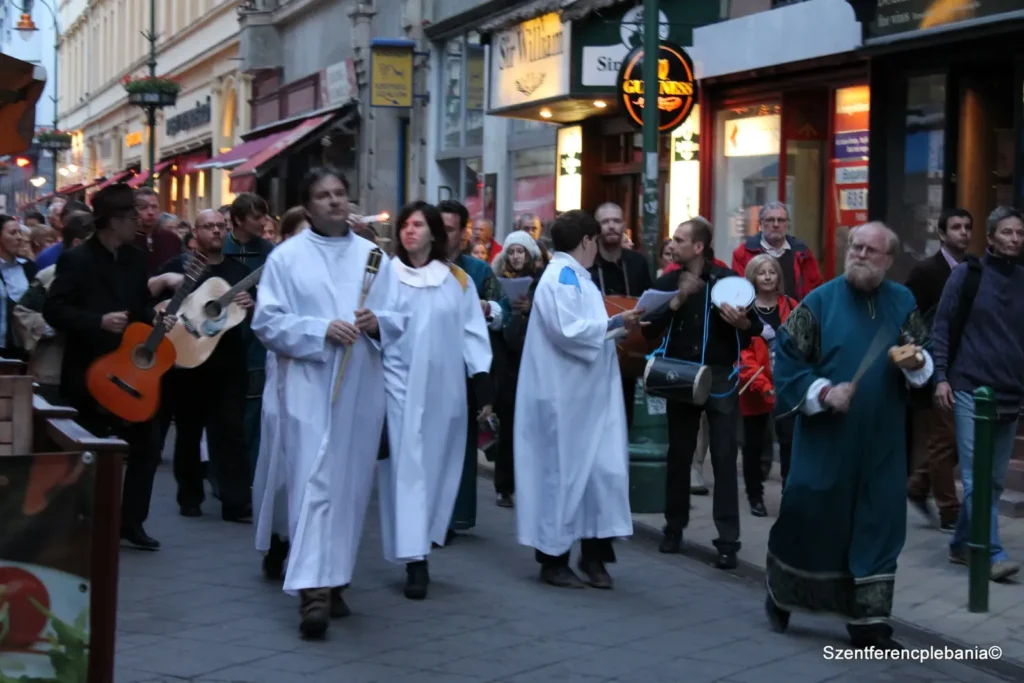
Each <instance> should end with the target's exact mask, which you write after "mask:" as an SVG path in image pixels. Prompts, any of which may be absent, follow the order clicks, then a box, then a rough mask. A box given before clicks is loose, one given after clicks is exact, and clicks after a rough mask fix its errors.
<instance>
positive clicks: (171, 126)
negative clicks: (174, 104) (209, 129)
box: [165, 95, 212, 137]
mask: <svg viewBox="0 0 1024 683" xmlns="http://www.w3.org/2000/svg"><path fill="white" fill-rule="evenodd" d="M211 111H212V110H211V108H210V96H209V95H207V96H206V101H205V102H200V101H198V100H197V101H196V104H195V106H194V107H192V108H191V109H189V110H187V111H183V112H181V113H180V114H175V115H174V116H169V117H167V127H166V128H165V130H166V131H167V137H174V136H175V135H177V134H178V133H181V132H184V131H188V130H192V129H193V128H198V127H200V126H208V125H210V112H211Z"/></svg>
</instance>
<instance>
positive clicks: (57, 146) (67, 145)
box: [36, 128, 71, 152]
mask: <svg viewBox="0 0 1024 683" xmlns="http://www.w3.org/2000/svg"><path fill="white" fill-rule="evenodd" d="M36 142H37V143H39V146H40V147H42V148H43V149H48V150H50V151H51V152H63V151H64V150H66V149H71V133H67V132H65V131H62V130H54V129H52V128H47V129H45V130H40V131H39V132H37V133H36Z"/></svg>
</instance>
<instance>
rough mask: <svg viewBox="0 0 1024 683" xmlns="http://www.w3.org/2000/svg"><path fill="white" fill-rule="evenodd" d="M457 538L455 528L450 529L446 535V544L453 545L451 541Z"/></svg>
mask: <svg viewBox="0 0 1024 683" xmlns="http://www.w3.org/2000/svg"><path fill="white" fill-rule="evenodd" d="M454 540H455V529H449V530H448V532H447V533H445V535H444V544H445V545H451V542H452V541H454Z"/></svg>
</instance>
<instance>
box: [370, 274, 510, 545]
mask: <svg viewBox="0 0 1024 683" xmlns="http://www.w3.org/2000/svg"><path fill="white" fill-rule="evenodd" d="M393 265H394V269H395V270H396V271H397V275H398V279H399V282H400V284H399V291H400V292H401V293H400V295H399V297H398V299H399V303H398V305H397V307H396V310H397V311H398V313H399V314H400V315H402V317H403V319H405V320H406V321H407V324H406V328H405V333H404V334H403V335H402V338H401V340H400V341H399V343H397V344H392V345H391V346H389V347H388V348H386V349H385V350H384V373H385V379H386V384H387V393H388V400H387V404H388V437H389V440H390V447H391V454H390V457H389V458H388V459H387V460H382V461H381V462H380V463H379V467H378V470H377V476H378V482H379V487H380V488H379V491H380V496H379V497H380V510H381V537H382V542H383V546H384V548H383V549H384V557H385V558H386V559H387V560H388V561H390V562H396V563H405V562H412V561H416V560H419V559H422V558H424V557H426V556H427V555H428V554H429V553H430V544H431V542H434V543H437V544H438V545H444V540H445V535H446V534H447V532H448V524H449V523H450V522H451V517H452V510H453V509H454V507H455V498H456V496H457V495H458V491H459V481H460V480H461V478H462V468H463V465H464V464H465V460H466V432H467V422H466V421H467V420H468V419H476V416H475V415H474V416H470V415H468V407H467V402H466V376H467V373H468V375H469V376H470V377H472V376H473V375H476V374H477V373H481V372H489V371H490V368H491V344H490V339H489V337H488V334H487V322H486V320H485V319H484V314H483V311H482V310H481V309H480V297H479V295H478V294H477V291H476V287H475V286H474V285H473V280H472V279H470V278H469V276H468V275H466V273H465V272H463V271H462V270H461V269H458V268H455V269H454V272H453V269H452V268H451V267H449V266H448V265H447V264H445V263H441V262H439V261H431V262H430V263H429V264H427V265H426V266H424V267H423V268H418V269H413V268H409V267H408V266H406V265H405V264H403V263H402V262H401V261H399V260H398V259H397V258H396V259H395V260H394V261H393ZM455 272H457V273H459V274H460V275H459V276H458V277H457V276H456V275H455V274H454V273H455ZM458 278H461V279H462V280H463V282H462V283H460V282H459V279H458ZM463 283H464V284H463Z"/></svg>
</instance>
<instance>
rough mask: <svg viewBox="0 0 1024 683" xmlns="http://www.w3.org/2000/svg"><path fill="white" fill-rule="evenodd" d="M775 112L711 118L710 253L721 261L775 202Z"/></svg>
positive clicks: (736, 111) (764, 106)
mask: <svg viewBox="0 0 1024 683" xmlns="http://www.w3.org/2000/svg"><path fill="white" fill-rule="evenodd" d="M780 110H781V108H780V106H779V105H778V104H777V103H774V102H764V103H761V104H755V105H751V106H747V107H734V108H731V109H728V110H726V111H721V112H718V114H717V116H716V121H715V140H716V144H715V146H716V149H715V168H714V173H715V187H714V193H715V201H714V218H715V242H714V249H715V255H716V256H717V257H718V258H720V259H722V260H723V261H726V262H728V261H729V258H730V254H731V253H732V252H733V250H734V249H735V248H736V247H737V246H738V245H739V244H740V242H742V241H743V240H744V239H745V238H746V237H747V236H748V235H753V234H755V233H757V231H758V222H757V215H758V212H759V211H760V209H761V207H762V206H764V205H765V204H766V203H768V202H771V201H776V200H777V199H778V198H779V150H780V142H779V139H780V131H781V124H782V117H781V116H780Z"/></svg>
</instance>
